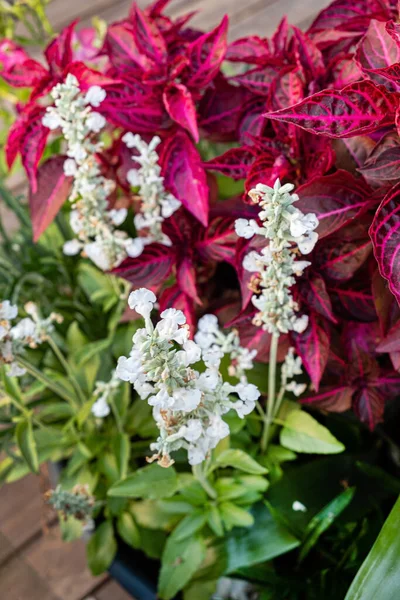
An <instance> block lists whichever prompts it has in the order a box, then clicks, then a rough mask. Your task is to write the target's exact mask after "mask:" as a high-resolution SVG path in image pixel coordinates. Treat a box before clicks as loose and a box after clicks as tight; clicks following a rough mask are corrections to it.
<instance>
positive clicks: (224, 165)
mask: <svg viewBox="0 0 400 600" xmlns="http://www.w3.org/2000/svg"><path fill="white" fill-rule="evenodd" d="M255 155H256V153H255V152H254V151H253V150H252V149H251V148H250V147H249V148H246V147H241V148H230V149H229V150H227V151H226V152H225V153H224V154H221V156H217V157H216V158H212V159H211V160H209V161H207V162H206V163H205V164H204V166H205V168H206V169H209V170H210V171H218V172H219V173H222V174H223V175H225V176H226V177H231V178H232V179H235V180H238V179H245V178H246V177H247V174H248V172H249V169H250V166H251V164H252V162H253V161H254V157H255Z"/></svg>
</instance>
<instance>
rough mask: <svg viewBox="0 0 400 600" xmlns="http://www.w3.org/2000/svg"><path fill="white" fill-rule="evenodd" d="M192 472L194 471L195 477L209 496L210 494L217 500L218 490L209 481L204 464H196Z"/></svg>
mask: <svg viewBox="0 0 400 600" xmlns="http://www.w3.org/2000/svg"><path fill="white" fill-rule="evenodd" d="M192 472H193V475H194V477H195V478H196V479H197V481H198V482H199V483H200V485H201V487H202V488H203V490H204V491H205V492H206V493H207V494H208V496H210V498H212V499H213V500H215V499H216V498H217V492H216V491H215V490H214V488H213V487H212V485H211V483H210V482H209V481H208V479H207V477H206V476H205V474H204V471H203V467H202V465H201V464H200V465H194V466H193V467H192Z"/></svg>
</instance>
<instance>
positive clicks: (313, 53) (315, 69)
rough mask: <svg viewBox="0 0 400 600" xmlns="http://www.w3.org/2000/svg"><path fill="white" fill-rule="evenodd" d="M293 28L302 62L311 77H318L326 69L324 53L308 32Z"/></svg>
mask: <svg viewBox="0 0 400 600" xmlns="http://www.w3.org/2000/svg"><path fill="white" fill-rule="evenodd" d="M292 29H293V33H294V36H295V38H296V41H297V52H298V53H299V60H300V64H301V66H302V67H303V69H304V71H305V73H306V74H307V75H308V78H309V79H311V80H313V79H317V77H319V76H320V75H321V74H322V73H323V72H324V69H325V65H324V59H323V58H322V53H321V51H320V50H319V49H318V48H317V46H316V45H315V44H314V42H313V41H312V39H311V38H310V37H309V36H308V35H307V34H306V33H304V32H303V31H301V29H298V28H297V27H293V28H292Z"/></svg>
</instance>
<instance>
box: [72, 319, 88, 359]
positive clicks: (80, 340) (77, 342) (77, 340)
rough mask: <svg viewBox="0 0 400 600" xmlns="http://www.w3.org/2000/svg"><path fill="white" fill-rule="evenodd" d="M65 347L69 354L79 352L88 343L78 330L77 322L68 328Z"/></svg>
mask: <svg viewBox="0 0 400 600" xmlns="http://www.w3.org/2000/svg"><path fill="white" fill-rule="evenodd" d="M66 341H67V347H68V350H69V352H74V351H76V350H79V348H83V347H84V346H86V344H87V343H88V341H89V340H88V339H87V337H86V335H85V334H84V333H82V331H81V330H80V328H79V325H78V323H77V321H74V322H73V323H71V325H70V326H69V327H68V331H67V337H66Z"/></svg>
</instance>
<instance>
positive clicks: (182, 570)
mask: <svg viewBox="0 0 400 600" xmlns="http://www.w3.org/2000/svg"><path fill="white" fill-rule="evenodd" d="M205 555H206V547H205V544H204V541H203V540H202V539H201V538H200V537H196V536H194V537H192V538H189V539H185V540H183V541H177V540H176V539H175V538H174V535H171V536H170V537H169V538H168V540H167V543H166V545H165V548H164V552H163V555H162V561H161V571H160V577H159V581H158V593H159V596H160V598H162V600H171V599H172V598H174V597H175V596H176V594H177V593H178V592H179V591H180V590H181V589H183V588H184V587H185V585H187V584H188V583H189V581H190V580H191V578H192V577H193V575H194V574H195V573H196V572H197V570H198V569H199V567H200V565H201V563H202V562H203V560H204V558H205Z"/></svg>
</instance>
